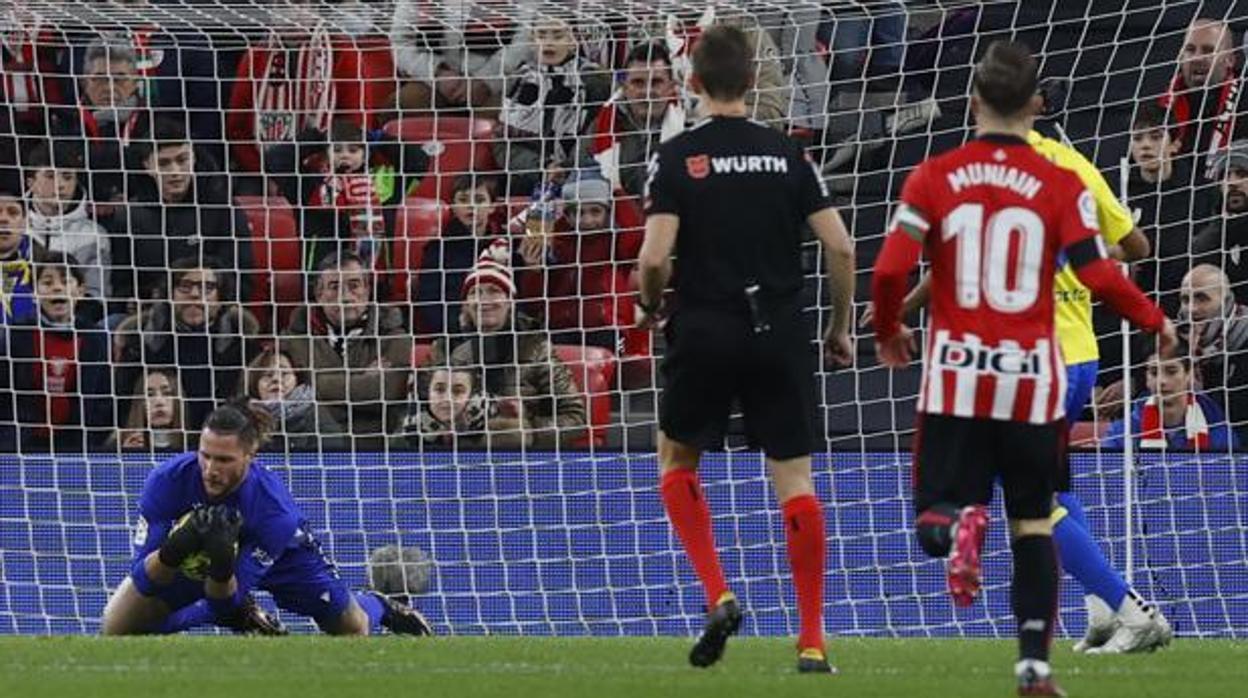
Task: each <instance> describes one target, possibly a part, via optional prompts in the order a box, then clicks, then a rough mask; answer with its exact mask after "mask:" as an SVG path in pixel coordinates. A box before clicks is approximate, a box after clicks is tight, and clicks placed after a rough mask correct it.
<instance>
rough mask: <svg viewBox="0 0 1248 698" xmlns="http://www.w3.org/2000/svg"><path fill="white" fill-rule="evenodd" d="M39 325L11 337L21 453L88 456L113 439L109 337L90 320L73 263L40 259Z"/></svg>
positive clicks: (61, 257) (50, 256) (65, 258)
mask: <svg viewBox="0 0 1248 698" xmlns="http://www.w3.org/2000/svg"><path fill="white" fill-rule="evenodd" d="M34 268H35V272H34V275H35V295H36V297H37V298H38V301H39V315H38V318H37V319H35V320H34V321H32V322H30V323H29V324H24V325H18V326H14V327H13V328H11V330H10V332H9V354H10V356H11V363H12V375H13V379H12V380H13V390H14V392H15V393H16V405H17V418H18V422H19V424H20V425H21V432H20V433H21V443H20V446H19V448H20V450H21V451H22V452H25V453H30V452H34V451H45V452H46V451H48V450H52V451H55V452H70V453H81V452H83V451H85V450H87V449H89V448H92V447H94V446H96V445H98V444H100V443H102V442H103V441H104V440H105V439H106V438H107V437H108V435H109V434H110V433H111V432H112V425H113V423H114V418H113V409H114V401H113V397H112V396H113V395H114V391H113V386H112V376H111V367H110V365H109V363H108V335H107V333H106V332H105V331H104V330H102V329H98V327H97V325H98V318H97V317H96V314H94V313H84V312H82V308H83V307H84V305H85V303H84V301H83V297H84V287H85V283H86V275H85V274H84V273H83V270H82V268H81V267H79V265H78V260H76V259H74V258H73V257H72V256H70V255H65V254H60V253H44V254H42V255H41V256H39V257H38V258H36V259H35V267H34Z"/></svg>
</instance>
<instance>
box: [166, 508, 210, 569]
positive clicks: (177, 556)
mask: <svg viewBox="0 0 1248 698" xmlns="http://www.w3.org/2000/svg"><path fill="white" fill-rule="evenodd" d="M209 526H210V522H209V515H208V510H207V509H204V508H199V509H196V510H195V511H192V512H191V513H190V515H189V516H187V517H186V518H185V519H184V522H183V523H182V525H181V526H177V527H176V528H174V529H173V530H172V531H170V532H169V537H167V538H165V542H164V543H162V544H161V546H160V551H159V552H158V553H157V555H158V557H159V559H160V564H162V565H164V566H166V567H174V568H177V567H181V566H182V563H183V562H185V561H186V558H188V557H190V556H192V555H194V554H195V553H197V552H199V551H200V550H202V549H203V545H204V534H205V533H206V532H207V531H208V528H209Z"/></svg>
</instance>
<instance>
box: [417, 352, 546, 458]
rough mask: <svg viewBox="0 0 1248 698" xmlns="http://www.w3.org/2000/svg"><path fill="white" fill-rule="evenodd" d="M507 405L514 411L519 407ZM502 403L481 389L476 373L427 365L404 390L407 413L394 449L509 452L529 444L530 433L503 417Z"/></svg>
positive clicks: (520, 422) (516, 420)
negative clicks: (428, 447)
mask: <svg viewBox="0 0 1248 698" xmlns="http://www.w3.org/2000/svg"><path fill="white" fill-rule="evenodd" d="M510 406H512V407H518V409H521V410H522V409H523V407H520V406H519V403H511V404H510ZM499 407H500V403H499V401H497V400H493V399H491V397H490V396H489V395H487V394H486V393H485V392H484V390H483V386H482V385H481V379H480V369H479V368H476V369H474V368H472V367H469V366H454V365H452V366H431V367H428V368H423V369H420V370H418V371H417V372H415V373H414V374H413V380H412V383H411V386H410V387H409V392H408V412H407V416H406V417H404V419H403V434H402V436H401V437H400V438H399V439H397V440H396V444H395V445H398V446H409V447H420V446H435V447H437V446H441V447H448V448H474V449H509V448H523V447H525V446H528V445H530V442H531V436H532V434H531V433H530V432H527V431H525V430H524V429H523V428H522V427H523V423H524V420H523V418H522V417H517V416H503V415H502V414H500V412H499Z"/></svg>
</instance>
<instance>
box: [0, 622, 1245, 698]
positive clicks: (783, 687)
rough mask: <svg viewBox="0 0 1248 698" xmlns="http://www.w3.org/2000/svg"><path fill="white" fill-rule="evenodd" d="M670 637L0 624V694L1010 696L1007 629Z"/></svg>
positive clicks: (1115, 665) (1210, 654) (1119, 660)
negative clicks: (72, 629) (228, 632)
mask: <svg viewBox="0 0 1248 698" xmlns="http://www.w3.org/2000/svg"><path fill="white" fill-rule="evenodd" d="M689 643H690V641H689V640H687V639H681V638H630V639H588V638H560V639H551V638H522V637H451V638H435V639H432V640H416V639H410V638H399V637H379V638H368V639H335V638H327V637H290V638H278V639H271V638H233V637H160V638H125V639H103V638H85V637H53V638H32V637H24V638H12V637H10V638H0V696H12V697H14V698H17V697H18V696H21V697H22V698H34V697H36V696H57V697H58V698H113V697H116V698H138V697H140V696H143V697H146V696H151V697H153V698H155V697H158V696H170V697H176V698H192V697H197V696H206V697H211V698H242V697H244V696H260V697H261V698H286V697H288V696H289V697H292V698H313V697H315V696H335V697H337V696H366V697H368V698H390V697H392V696H396V697H397V696H418V697H420V698H433V697H440V696H456V697H458V696H464V697H471V696H506V697H507V698H528V697H530V696H532V697H534V698H537V697H539V696H540V697H541V698H551V697H556V696H575V697H576V698H617V697H619V698H625V697H627V698H635V697H639V696H664V697H677V696H714V697H715V698H728V697H730V696H760V697H762V698H789V697H793V698H798V697H801V696H821V697H824V696H904V697H909V696H955V697H957V698H962V697H964V696H965V697H972V696H1009V695H1013V694H1014V685H1013V677H1012V667H1013V661H1014V643H1013V642H1012V641H1005V640H1001V641H990V640H892V639H869V640H864V639H835V640H833V642H832V644H831V646H830V649H831V651H832V658H833V661H834V662H835V663H836V664H837V665H838V666H839V667H840V669H841V673H840V675H838V676H810V675H806V676H799V675H797V674H796V673H794V670H793V664H794V661H795V656H794V651H793V645H792V640H784V639H742V638H736V639H734V640H732V641H731V642H730V643H729V646H728V653H727V655H726V656H725V658H724V661H723V662H721V663H720V664H719V665H718V666H716V667H713V668H711V669H708V670H698V669H693V668H691V667H689V666H688V665H687V664H686V663H685V653H686V652H687V650H688V648H689ZM1070 645H1071V643H1070V642H1069V641H1064V642H1060V643H1058V645H1057V646H1056V647H1055V648H1054V663H1055V666H1056V669H1057V671H1058V672H1059V677H1060V679H1061V683H1062V684H1063V686H1064V687H1065V688H1066V690H1067V691H1068V692H1069V693H1070V694H1071V696H1073V697H1076V698H1077V697H1078V696H1088V697H1089V698H1091V697H1093V696H1095V697H1097V698H1104V697H1109V696H1131V697H1132V698H1138V697H1144V696H1164V697H1165V698H1202V697H1204V696H1218V697H1224V696H1242V695H1248V686H1246V684H1248V670H1246V669H1245V667H1248V643H1245V642H1230V641H1199V640H1177V641H1175V643H1174V644H1173V645H1172V646H1171V647H1170V648H1169V649H1167V650H1165V651H1163V652H1159V653H1157V654H1152V655H1134V656H1118V657H1081V656H1078V655H1075V654H1073V653H1072V652H1071V651H1070Z"/></svg>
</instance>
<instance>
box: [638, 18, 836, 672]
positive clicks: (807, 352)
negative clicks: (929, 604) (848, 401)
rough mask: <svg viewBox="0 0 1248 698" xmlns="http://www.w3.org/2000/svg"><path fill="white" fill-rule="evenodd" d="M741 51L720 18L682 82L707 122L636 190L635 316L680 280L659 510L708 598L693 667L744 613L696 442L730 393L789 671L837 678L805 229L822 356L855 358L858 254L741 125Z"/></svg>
mask: <svg viewBox="0 0 1248 698" xmlns="http://www.w3.org/2000/svg"><path fill="white" fill-rule="evenodd" d="M751 57H752V54H751V52H750V51H749V49H748V47H747V42H746V38H745V35H744V34H743V33H742V32H741V30H739V29H736V28H733V27H728V26H722V25H720V26H715V27H712V28H710V29H709V30H707V31H706V32H704V33H703V34H702V36H701V38H700V39H699V40H698V43H697V46H696V47H695V48H694V52H693V79H692V86H693V89H694V90H696V91H697V93H698V95H699V98H700V100H701V108H702V111H703V115H704V116H705V117H706V118H705V119H704V120H703V121H701V122H700V123H698V124H697V125H696V126H694V127H692V128H690V129H689V130H688V131H686V132H685V133H683V134H681V135H679V136H677V137H675V138H673V139H671V140H670V141H668V142H667V143H664V144H663V145H662V146H660V148H659V150H658V152H657V153H656V154H655V155H654V157H653V158H652V159H651V160H650V165H649V177H648V179H647V183H646V239H645V243H644V244H643V245H642V248H641V259H640V265H641V298H640V301H639V306H640V311H641V312H640V316H639V317H640V320H639V322H640V323H641V324H642V325H643V326H654V325H656V324H657V323H658V320H657V319H658V317H659V316H660V305H661V301H662V298H663V290H664V288H665V287H666V286H667V283H668V281H669V279H670V277H671V276H672V253H673V252H675V253H676V259H677V260H678V263H679V273H678V274H677V275H676V281H675V297H676V301H677V303H676V308H675V311H674V312H673V313H672V314H671V316H670V318H669V319H668V320H667V324H666V326H665V332H666V337H667V344H668V352H667V357H666V359H665V360H664V364H663V373H664V377H665V378H666V389H665V391H664V394H663V400H662V404H661V407H660V417H659V467H660V470H661V484H660V488H659V489H660V491H661V493H662V497H663V504H664V507H665V508H666V510H667V515H668V518H669V519H670V520H671V522H672V527H673V528H675V530H676V534H677V535H678V536H679V538H680V540H681V543H682V544H683V545H684V549H685V553H686V554H687V555H688V557H689V561H690V562H691V563H692V564H693V568H694V570H695V571H696V572H697V575H698V578H699V579H700V580H701V582H702V586H703V588H704V590H705V592H706V600H707V608H708V614H707V621H706V627H705V629H704V630H703V632H702V635H701V636H700V637H699V638H698V640H697V643H696V644H695V645H694V647H693V650H692V651H691V652H690V654H689V661H690V662H691V663H692V664H693V665H694V666H710V665H711V664H714V663H715V662H716V661H718V660H719V658H720V657H721V656H722V655H723V652H724V645H725V643H726V642H727V639H728V636H729V635H732V634H733V633H734V632H735V631H736V630H737V627H738V626H739V625H740V623H741V610H740V607H739V605H738V603H737V600H736V597H735V596H734V595H733V593H732V592H731V591H730V590H729V589H728V586H727V583H726V582H725V580H724V573H723V569H722V568H721V567H720V564H719V559H718V556H717V554H716V552H715V541H714V538H713V535H712V532H711V515H710V510H709V508H708V507H707V503H706V499H705V497H704V496H703V494H702V489H701V487H700V485H699V482H698V474H697V468H698V461H699V459H700V457H701V454H702V451H703V450H705V449H708V448H718V447H720V446H722V444H723V439H724V433H725V428H726V426H727V423H728V416H729V414H730V412H731V408H732V403H733V401H734V399H735V400H737V401H739V402H740V405H741V409H742V411H743V412H744V413H745V426H746V433H747V435H748V437H749V440H750V444H751V446H753V447H757V448H761V449H762V450H763V452H764V454H765V455H766V456H767V466H768V468H769V470H770V471H771V474H772V478H773V480H774V483H775V488H776V495H777V496H778V498H779V500H780V502H781V503H782V507H783V512H784V523H785V526H784V530H785V534H786V536H787V538H788V554H789V565H790V567H791V568H792V571H793V583H794V585H795V586H796V588H797V589H796V590H797V601H798V610H799V614H800V618H801V632H800V635H799V637H798V645H797V646H798V652H799V654H798V663H797V668H798V671H800V672H821V673H827V672H831V671H833V669H832V667H831V665H830V664H829V663H828V659H827V655H826V654H825V652H824V645H823V565H824V518H823V509H822V507H821V505H820V504H819V501H818V500H817V499H816V498H815V494H814V492H815V490H814V486H813V483H812V482H811V476H810V454H811V451H812V448H813V443H814V440H815V439H814V436H815V434H816V428H815V419H816V410H815V406H816V404H817V399H818V398H817V396H816V392H817V391H816V385H815V379H814V370H815V363H816V356H817V353H816V352H815V351H814V349H813V347H812V345H811V343H810V341H809V340H808V337H809V335H808V334H807V327H806V323H805V322H804V321H803V316H802V312H801V311H802V304H801V301H800V291H801V289H802V282H803V278H802V266H801V243H802V224H803V223H807V224H809V225H810V227H811V228H813V229H814V231H815V234H816V235H817V236H818V237H819V239H820V241H822V243H823V247H824V251H825V255H826V258H827V267H828V277H829V282H830V287H831V289H832V309H833V311H832V320H831V323H830V324H829V326H828V331H827V335H826V337H825V349H826V352H827V354H828V358H829V360H830V361H831V362H832V363H834V364H838V365H848V364H849V363H850V361H851V358H852V357H851V352H852V345H851V344H850V341H849V334H848V333H849V321H850V302H851V298H852V297H853V289H854V250H853V244H852V243H851V242H850V239H849V235H848V233H847V232H846V230H845V226H844V224H843V223H842V222H841V218H840V216H839V214H837V212H836V210H835V209H834V208H832V204H831V202H830V201H829V199H828V193H827V190H826V188H825V187H824V186H823V182H822V180H820V178H819V176H818V174H817V173H816V172H815V169H814V166H813V164H812V163H810V162H809V161H808V160H806V159H805V156H804V155H803V153H802V151H801V149H800V148H799V147H798V146H797V145H796V144H794V143H792V142H791V141H790V140H789V139H788V138H787V137H785V136H784V135H783V134H781V133H778V132H776V131H774V130H772V129H770V128H767V127H766V126H763V125H762V124H759V123H757V122H754V121H751V120H750V119H748V118H746V103H745V94H746V91H747V90H748V89H749V88H750V86H751V79H752V76H753V74H754V67H753V65H752V60H751Z"/></svg>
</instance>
